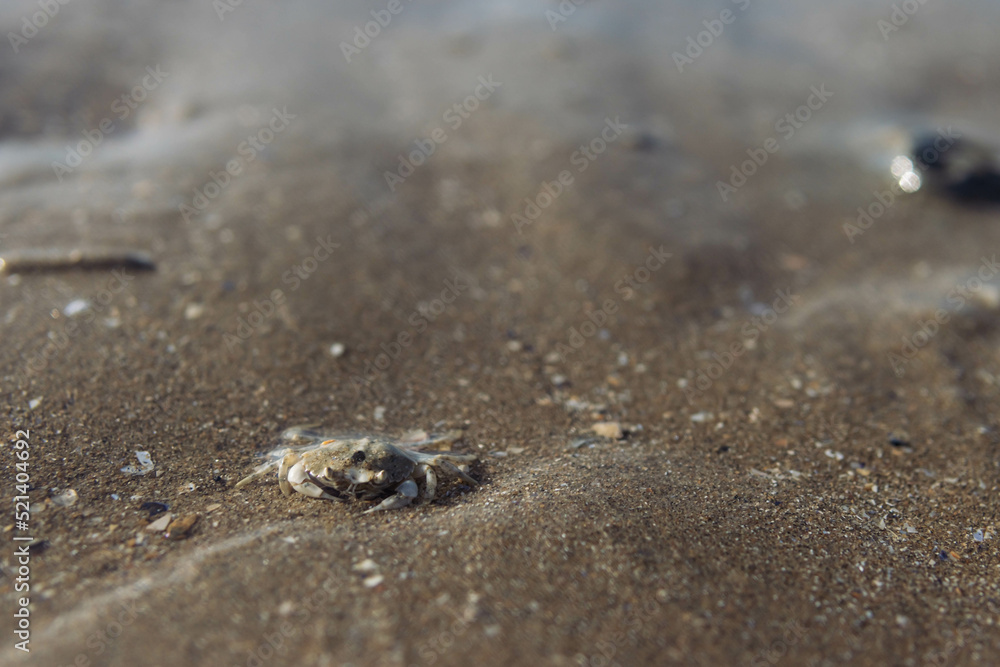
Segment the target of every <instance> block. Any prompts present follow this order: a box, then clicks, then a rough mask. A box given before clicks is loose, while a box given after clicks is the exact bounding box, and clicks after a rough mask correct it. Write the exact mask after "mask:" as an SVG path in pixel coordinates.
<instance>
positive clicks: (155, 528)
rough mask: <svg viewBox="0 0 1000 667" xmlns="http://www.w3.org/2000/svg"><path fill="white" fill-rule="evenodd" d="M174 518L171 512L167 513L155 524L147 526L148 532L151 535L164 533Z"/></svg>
mask: <svg viewBox="0 0 1000 667" xmlns="http://www.w3.org/2000/svg"><path fill="white" fill-rule="evenodd" d="M173 517H174V515H173V514H171V513H170V512H167V513H166V514H164V515H163V516H161V517H160V518H159V519H157V520H156V521H154V522H153V523H151V524H149V525H148V526H146V530H147V531H148V532H150V533H159V532H162V531H164V530H166V529H167V526H169V525H170V520H171V519H172V518H173Z"/></svg>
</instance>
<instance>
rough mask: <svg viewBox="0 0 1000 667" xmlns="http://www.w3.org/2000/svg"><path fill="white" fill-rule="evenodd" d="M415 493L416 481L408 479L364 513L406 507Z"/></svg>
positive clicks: (414, 496)
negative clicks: (392, 493) (391, 494)
mask: <svg viewBox="0 0 1000 667" xmlns="http://www.w3.org/2000/svg"><path fill="white" fill-rule="evenodd" d="M417 493H418V489H417V483H416V482H414V481H413V480H412V479H408V480H406V481H405V482H403V483H402V484H400V485H399V486H397V487H396V494H395V495H393V496H389V497H388V498H386V499H385V500H383V501H382V502H380V503H379V504H378V505H376V506H375V507H373V508H371V509H370V510H366V511H365V512H364V513H365V514H370V513H372V512H380V511H382V510H398V509H400V508H402V507H406V506H407V505H409V504H410V503H412V502H413V499H414V498H416V497H417Z"/></svg>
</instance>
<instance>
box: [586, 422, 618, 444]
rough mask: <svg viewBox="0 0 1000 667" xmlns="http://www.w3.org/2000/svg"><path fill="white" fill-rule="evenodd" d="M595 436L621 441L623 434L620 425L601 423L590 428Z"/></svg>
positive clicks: (616, 423)
mask: <svg viewBox="0 0 1000 667" xmlns="http://www.w3.org/2000/svg"><path fill="white" fill-rule="evenodd" d="M590 430H592V431H593V432H594V433H596V434H597V435H599V436H601V437H602V438H611V439H612V440H621V439H622V438H624V437H625V432H624V431H622V425H621V424H619V423H618V422H601V423H599V424H594V425H593V426H591V427H590Z"/></svg>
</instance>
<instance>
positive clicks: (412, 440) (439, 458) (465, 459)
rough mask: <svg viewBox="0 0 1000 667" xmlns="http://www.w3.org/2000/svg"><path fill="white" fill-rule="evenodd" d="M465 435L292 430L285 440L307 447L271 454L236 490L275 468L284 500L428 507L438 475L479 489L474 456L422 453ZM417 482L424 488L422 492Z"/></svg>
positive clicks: (291, 446)
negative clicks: (470, 465) (391, 435)
mask: <svg viewBox="0 0 1000 667" xmlns="http://www.w3.org/2000/svg"><path fill="white" fill-rule="evenodd" d="M420 436H423V437H420ZM461 437H462V434H461V432H451V433H449V434H446V435H444V436H439V437H436V438H428V437H427V436H426V434H423V433H421V434H419V435H415V436H404V437H403V438H401V439H398V440H396V439H392V438H388V437H385V436H381V435H358V434H351V435H335V434H332V433H325V432H323V431H314V430H312V428H311V427H294V428H291V429H288V430H287V431H285V432H284V433H283V434H282V440H284V441H285V442H286V443H289V442H296V441H299V442H301V441H305V444H288V445H285V446H281V447H278V448H276V449H274V450H271V451H270V452H268V453H267V454H266V455H265V456H266V457H267V458H268V459H270V460H268V461H267V462H266V463H264V464H263V465H261V466H259V467H258V468H257V469H256V470H254V472H253V473H252V474H250V475H249V476H247V477H245V478H244V479H242V480H240V481H239V482H238V483H237V484H236V488H237V489H241V488H243V487H244V486H246V485H247V484H249V483H250V482H253V481H254V480H257V479H260V478H261V477H264V476H266V475H267V474H269V473H270V472H271V471H272V470H274V469H275V468H277V470H278V486H279V487H280V488H281V491H282V493H284V494H285V495H286V496H290V495H292V491H296V492H298V493H301V494H303V495H305V496H309V497H310V498H320V499H323V500H342V501H347V500H349V499H351V498H355V499H360V500H378V499H382V501H381V502H380V503H379V504H378V505H376V506H374V507H372V508H371V509H369V510H367V511H366V512H365V514H368V513H369V512H379V511H383V510H395V509H400V508H403V507H406V506H407V505H410V504H411V503H412V502H413V501H414V500H416V499H417V498H419V499H420V502H421V503H428V502H430V501H431V500H433V499H434V496H435V494H436V493H437V480H438V472H439V471H446V472H449V473H452V474H454V475H456V476H458V477H459V478H461V479H462V481H464V482H466V483H467V484H470V485H472V486H478V484H479V482H477V481H476V480H474V479H473V478H472V477H470V476H469V474H468V472H467V470H468V466H467V464H468V463H470V462H472V461H474V460H476V456H475V455H474V454H458V453H456V452H441V451H431V452H424V451H418V450H419V449H421V448H423V447H426V446H427V445H430V444H440V443H446V444H451V443H454V442H456V441H457V440H459V439H461ZM459 466H462V467H459ZM418 482H420V483H421V484H422V486H423V489H422V491H421V488H420V487H421V485H419V484H418Z"/></svg>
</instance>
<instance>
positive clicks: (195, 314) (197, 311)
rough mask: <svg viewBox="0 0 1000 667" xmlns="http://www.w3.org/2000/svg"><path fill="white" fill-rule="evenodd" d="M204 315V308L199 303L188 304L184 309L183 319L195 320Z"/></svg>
mask: <svg viewBox="0 0 1000 667" xmlns="http://www.w3.org/2000/svg"><path fill="white" fill-rule="evenodd" d="M204 314H205V306H204V304H201V303H189V304H188V305H187V307H186V308H184V319H185V320H196V319H198V318H199V317H201V316H202V315H204Z"/></svg>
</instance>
